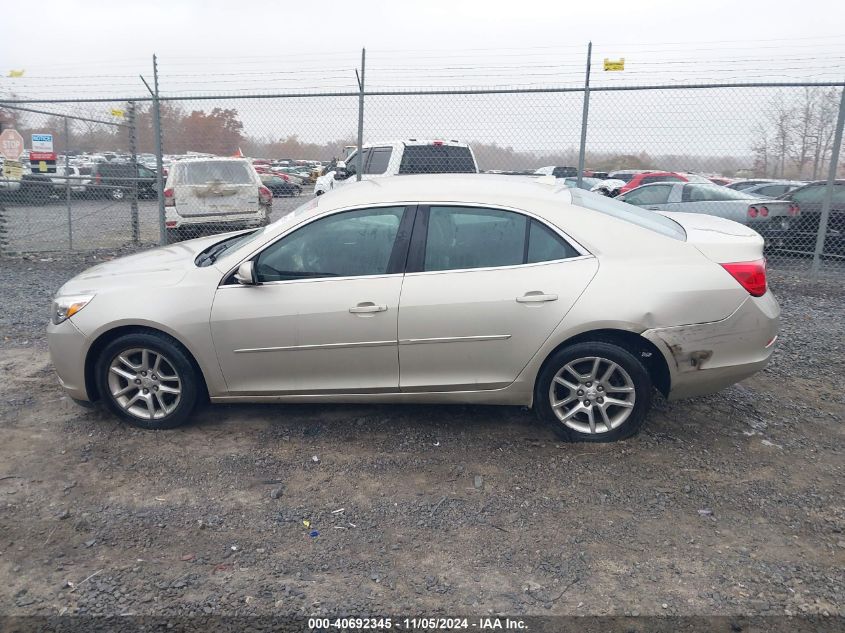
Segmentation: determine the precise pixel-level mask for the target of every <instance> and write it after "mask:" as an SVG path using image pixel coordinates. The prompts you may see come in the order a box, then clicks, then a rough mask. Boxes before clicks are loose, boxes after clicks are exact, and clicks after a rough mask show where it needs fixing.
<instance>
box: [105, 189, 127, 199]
mask: <svg viewBox="0 0 845 633" xmlns="http://www.w3.org/2000/svg"><path fill="white" fill-rule="evenodd" d="M109 197H110V198H111V199H112V200H123V199H124V198H125V197H126V192H125V191H124V190H123V189H122V188H120V187H115V188H114V189H112V190H111V191H110V192H109Z"/></svg>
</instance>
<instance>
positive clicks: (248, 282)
mask: <svg viewBox="0 0 845 633" xmlns="http://www.w3.org/2000/svg"><path fill="white" fill-rule="evenodd" d="M235 281H237V282H238V283H239V284H241V285H243V286H255V285H257V284H258V280H257V279H256V278H255V262H253V261H251V260H250V261H246V262H243V263H242V264H241V265H240V266H238V272H236V273H235Z"/></svg>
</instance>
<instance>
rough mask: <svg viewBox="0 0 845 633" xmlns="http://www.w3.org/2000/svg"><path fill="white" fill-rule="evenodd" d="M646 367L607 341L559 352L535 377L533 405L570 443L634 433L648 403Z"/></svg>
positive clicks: (643, 416)
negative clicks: (537, 376) (536, 377)
mask: <svg viewBox="0 0 845 633" xmlns="http://www.w3.org/2000/svg"><path fill="white" fill-rule="evenodd" d="M652 391H653V389H652V382H651V377H650V376H649V373H648V371H647V370H646V368H645V367H644V366H643V364H642V363H641V362H640V361H639V360H637V358H636V357H635V356H634V355H633V354H631V353H630V352H629V351H628V350H626V349H624V348H622V347H619V346H618V345H615V344H612V343H607V342H584V343H576V344H575V345H571V346H569V347H565V348H563V349H561V350H559V351H557V352H556V353H555V354H554V355H553V356H552V357H551V358H550V359H549V361H548V362H547V363H546V365H545V367H544V368H543V370H542V372H541V373H540V376H539V378H538V379H537V385H536V391H535V394H534V403H535V410H536V411H537V413H538V415H539V416H540V417H541V418H542V419H544V420H546V421H547V422H548V423H549V424H551V425H552V428H553V429H554V430H555V432H556V433H557V434H558V436H560V437H561V439H563V440H565V441H568V442H612V441H614V440H620V439H624V438H626V437H630V436H632V435H634V434H635V433H636V432H637V431H638V430H639V429H640V427H641V426H642V423H643V420H644V419H645V416H646V413H648V410H649V409H650V408H651V398H652Z"/></svg>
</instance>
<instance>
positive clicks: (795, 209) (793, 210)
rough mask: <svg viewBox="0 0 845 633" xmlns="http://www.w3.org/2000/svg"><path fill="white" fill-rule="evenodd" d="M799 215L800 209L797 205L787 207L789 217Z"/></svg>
mask: <svg viewBox="0 0 845 633" xmlns="http://www.w3.org/2000/svg"><path fill="white" fill-rule="evenodd" d="M800 213H801V207H799V206H798V205H797V204H790V205H789V215H793V216H794V215H799V214H800Z"/></svg>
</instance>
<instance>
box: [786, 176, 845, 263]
mask: <svg viewBox="0 0 845 633" xmlns="http://www.w3.org/2000/svg"><path fill="white" fill-rule="evenodd" d="M826 186H827V181H825V180H817V181H815V182H811V183H808V184H806V185H804V186H803V187H798V189H793V190H792V191H790V192H788V193H785V194H783V195H782V196H780V197H779V198H778V200H789V201H791V202H794V203H795V204H797V205H798V207H799V214H798V216H797V217H793V218H791V222H790V226H789V229H788V230H785V231H783V232H782V234H781V235H780V236H779V237H780V239H781V242H782V248H784V250H796V251H800V252H804V253H812V252H813V251H814V250H815V247H816V235H817V234H818V231H819V222H820V220H821V210H822V200H823V199H824V190H825V187H826ZM826 235H827V236H826V238H825V243H824V249H823V250H822V252H823V253H825V254H828V255H837V256H843V255H845V180H836V181H834V185H833V200H832V202H831V205H830V216H829V217H828V221H827V234H826Z"/></svg>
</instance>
